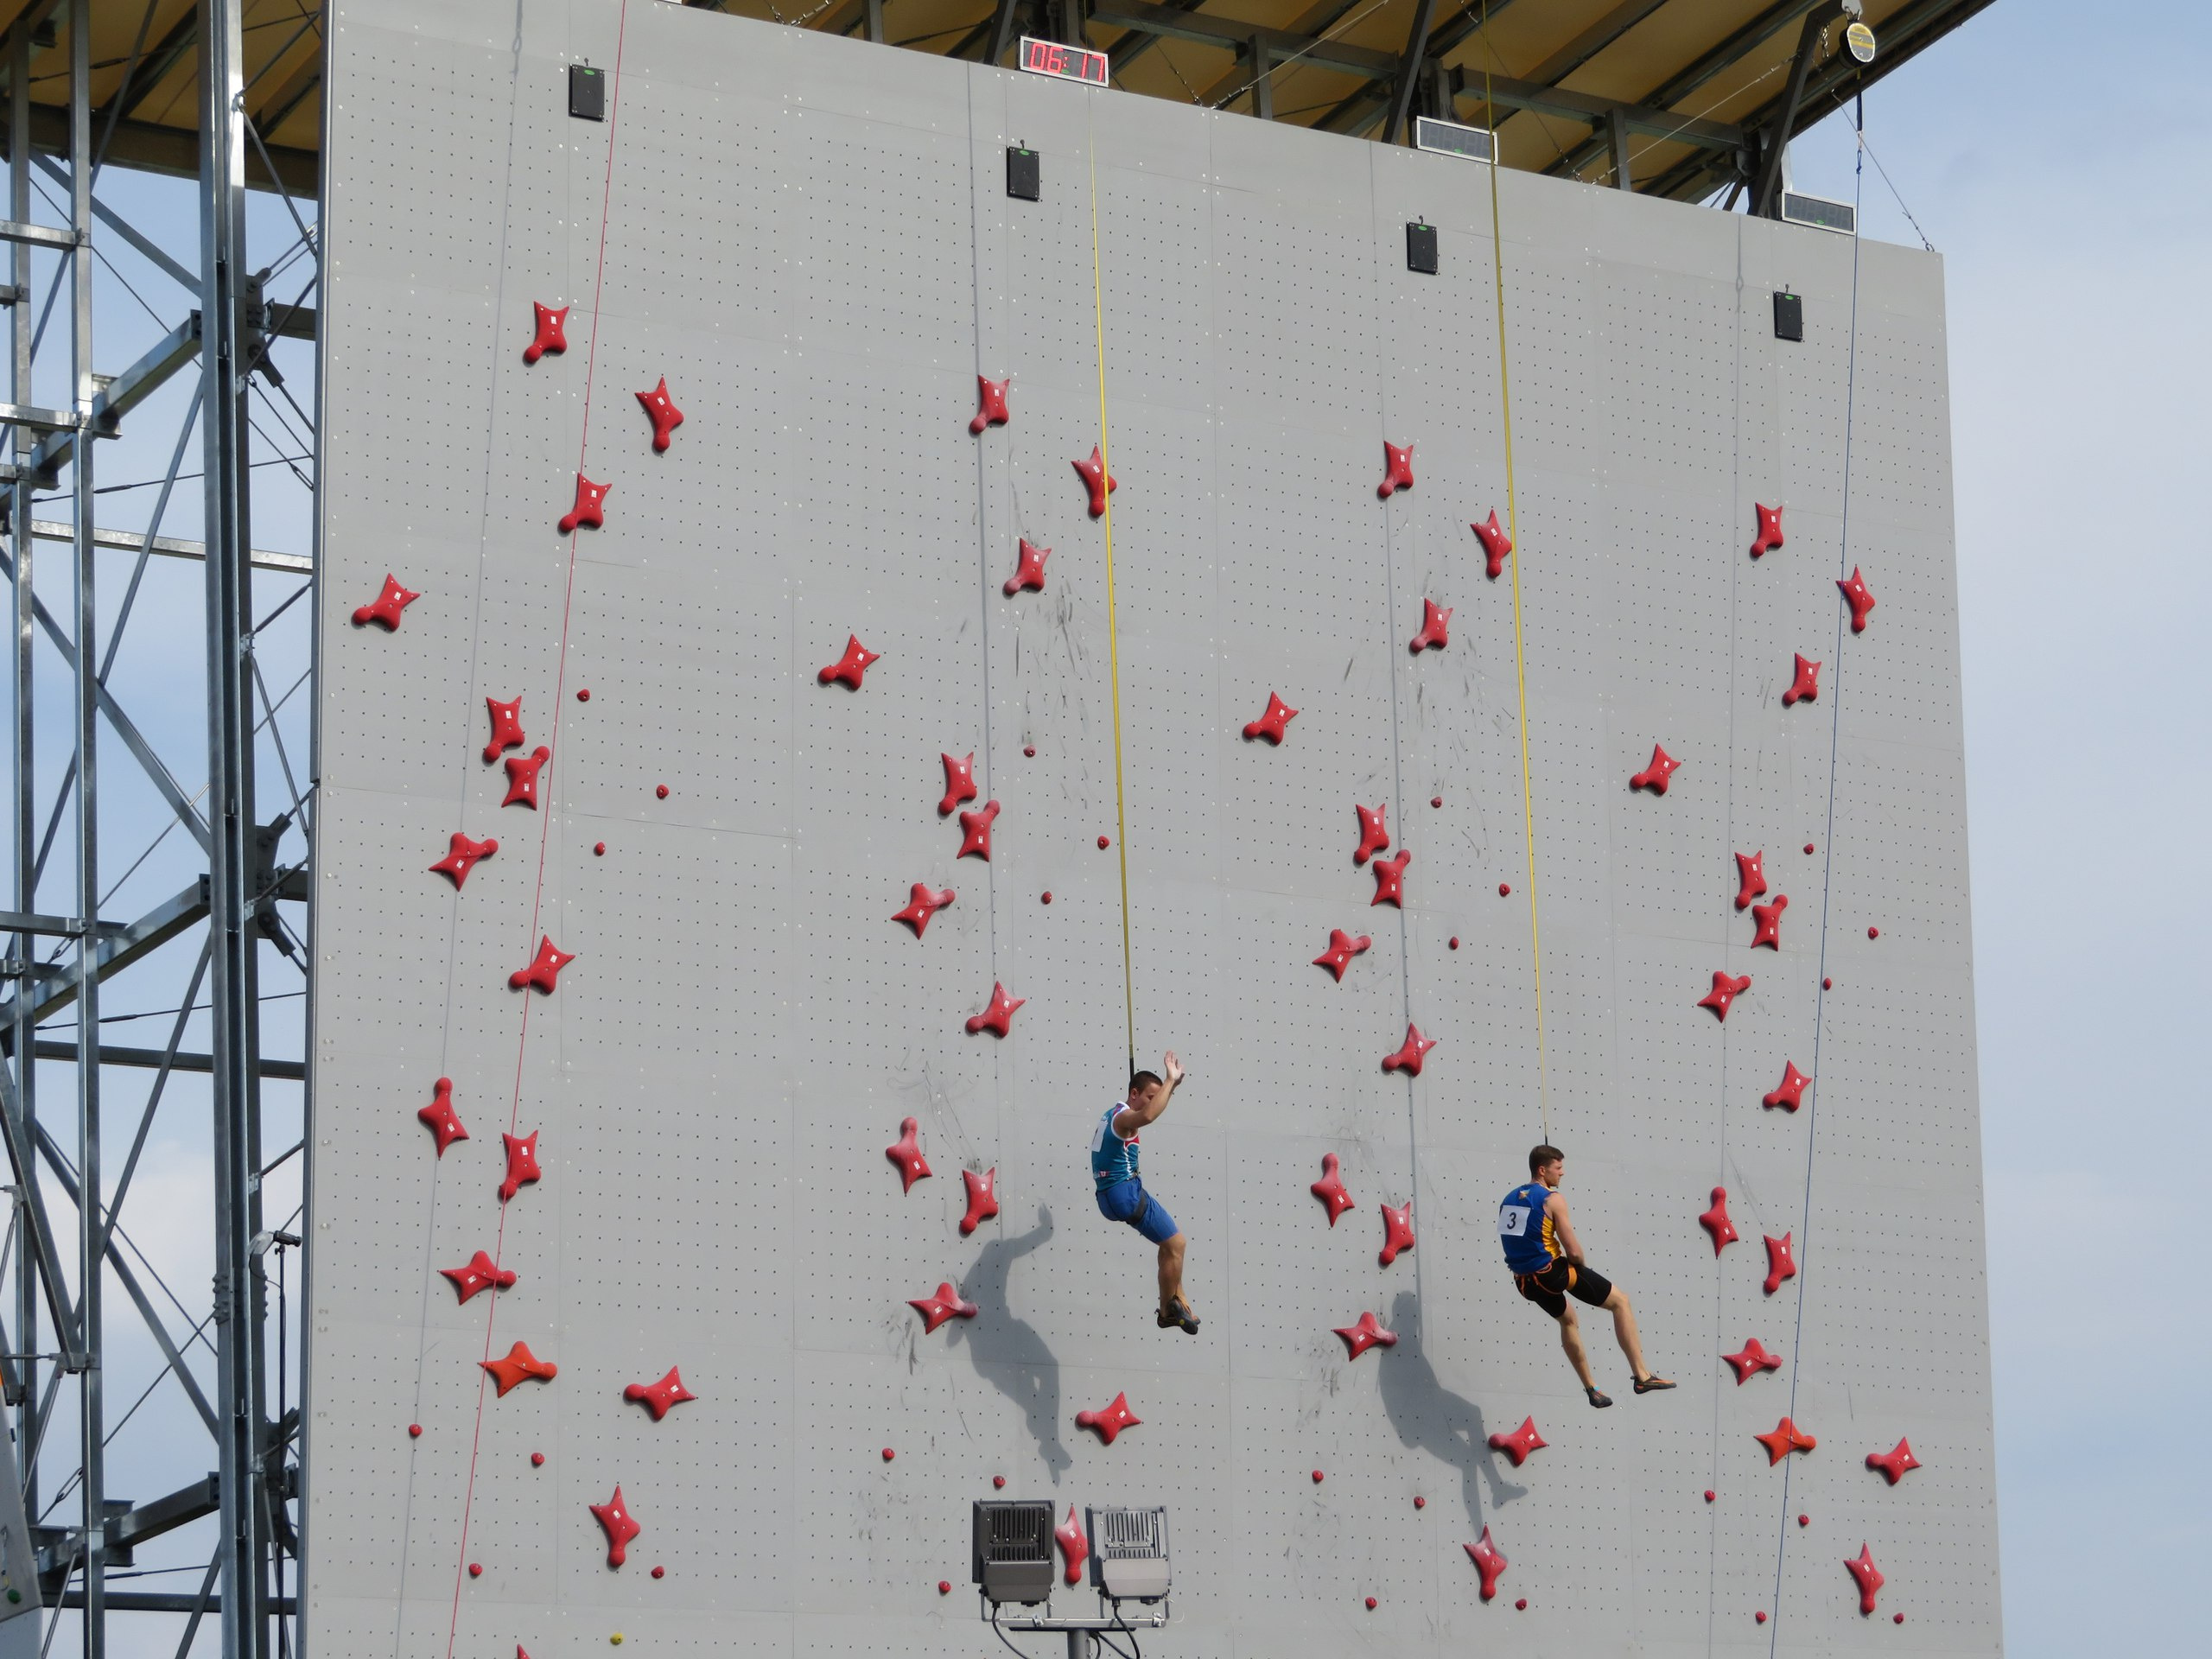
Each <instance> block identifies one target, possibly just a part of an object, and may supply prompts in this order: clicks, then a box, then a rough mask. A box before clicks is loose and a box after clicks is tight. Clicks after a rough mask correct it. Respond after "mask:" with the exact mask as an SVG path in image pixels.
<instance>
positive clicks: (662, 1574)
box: [653, 1567, 668, 1579]
mask: <svg viewBox="0 0 2212 1659" xmlns="http://www.w3.org/2000/svg"><path fill="white" fill-rule="evenodd" d="M667 1576H668V1569H667V1568H666V1567H655V1568H653V1577H655V1578H657V1579H664V1578H666V1577H667Z"/></svg>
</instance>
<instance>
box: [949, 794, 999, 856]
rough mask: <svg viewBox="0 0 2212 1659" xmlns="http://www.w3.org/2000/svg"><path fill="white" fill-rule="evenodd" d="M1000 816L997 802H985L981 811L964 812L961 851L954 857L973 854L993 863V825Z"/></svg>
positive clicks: (961, 823) (961, 821)
mask: <svg viewBox="0 0 2212 1659" xmlns="http://www.w3.org/2000/svg"><path fill="white" fill-rule="evenodd" d="M998 816H999V804H998V803H997V802H996V801H986V802H984V803H983V805H982V810H980V811H976V812H963V813H962V814H961V815H960V850H959V851H958V852H957V853H955V854H954V855H953V856H954V857H955V858H965V857H967V856H968V855H969V854H970V853H973V854H975V855H976V857H978V858H980V859H982V861H983V862H984V863H986V864H988V863H989V862H990V861H991V825H992V823H994V822H995V821H996V819H997V817H998Z"/></svg>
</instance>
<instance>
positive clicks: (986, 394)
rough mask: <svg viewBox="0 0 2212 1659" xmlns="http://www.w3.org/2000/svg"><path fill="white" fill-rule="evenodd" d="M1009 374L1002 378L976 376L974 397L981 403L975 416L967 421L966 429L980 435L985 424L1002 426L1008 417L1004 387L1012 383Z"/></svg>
mask: <svg viewBox="0 0 2212 1659" xmlns="http://www.w3.org/2000/svg"><path fill="white" fill-rule="evenodd" d="M1013 384H1014V382H1013V378H1012V377H1011V376H1009V377H1008V378H1006V379H1004V380H986V379H985V378H983V377H982V375H980V374H979V375H977V376H976V400H977V401H978V402H979V403H980V404H982V407H981V408H980V409H978V410H976V418H975V419H974V420H972V421H970V422H969V423H968V430H969V432H970V433H972V434H975V435H979V436H980V435H982V430H983V429H984V428H985V427H987V426H1004V425H1005V424H1006V423H1007V420H1008V419H1009V418H1010V417H1009V416H1007V412H1006V389H1007V387H1008V386H1009V385H1013Z"/></svg>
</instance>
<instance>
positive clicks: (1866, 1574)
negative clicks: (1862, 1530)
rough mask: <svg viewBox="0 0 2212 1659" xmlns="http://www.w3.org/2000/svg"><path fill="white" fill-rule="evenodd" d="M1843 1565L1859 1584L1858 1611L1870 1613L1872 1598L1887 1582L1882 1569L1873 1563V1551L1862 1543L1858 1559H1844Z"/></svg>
mask: <svg viewBox="0 0 2212 1659" xmlns="http://www.w3.org/2000/svg"><path fill="white" fill-rule="evenodd" d="M1843 1567H1844V1571H1846V1572H1847V1573H1850V1574H1851V1576H1852V1578H1853V1580H1854V1581H1855V1582H1856V1583H1857V1584H1858V1586H1859V1611H1860V1612H1861V1613H1872V1611H1874V1598H1875V1597H1876V1596H1878V1595H1879V1594H1880V1593H1881V1589H1882V1586H1884V1585H1885V1584H1887V1583H1888V1582H1889V1580H1887V1579H1885V1578H1884V1577H1883V1576H1882V1569H1881V1568H1880V1567H1877V1566H1875V1565H1874V1552H1873V1551H1872V1550H1871V1549H1869V1548H1866V1545H1865V1544H1863V1543H1862V1544H1860V1545H1859V1559H1858V1560H1855V1561H1846V1562H1845V1563H1844V1564H1843Z"/></svg>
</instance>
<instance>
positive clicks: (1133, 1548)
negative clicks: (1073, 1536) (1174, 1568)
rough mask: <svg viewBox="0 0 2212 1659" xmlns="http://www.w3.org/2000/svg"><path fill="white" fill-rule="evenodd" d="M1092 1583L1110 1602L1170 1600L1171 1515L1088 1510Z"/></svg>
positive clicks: (1086, 1524) (1151, 1511) (1086, 1522)
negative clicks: (1169, 1535)
mask: <svg viewBox="0 0 2212 1659" xmlns="http://www.w3.org/2000/svg"><path fill="white" fill-rule="evenodd" d="M1083 1513H1084V1529H1085V1530H1086V1531H1087V1532H1089V1534H1090V1582H1091V1584H1092V1585H1093V1586H1095V1587H1096V1590H1097V1591H1098V1593H1099V1594H1100V1595H1102V1596H1104V1597H1105V1598H1106V1599H1108V1600H1109V1601H1163V1600H1165V1599H1166V1596H1167V1586H1168V1573H1167V1511H1166V1510H1165V1509H1123V1508H1104V1509H1101V1508H1097V1507H1095V1506H1094V1507H1089V1508H1086V1509H1085V1510H1084V1512H1083Z"/></svg>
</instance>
